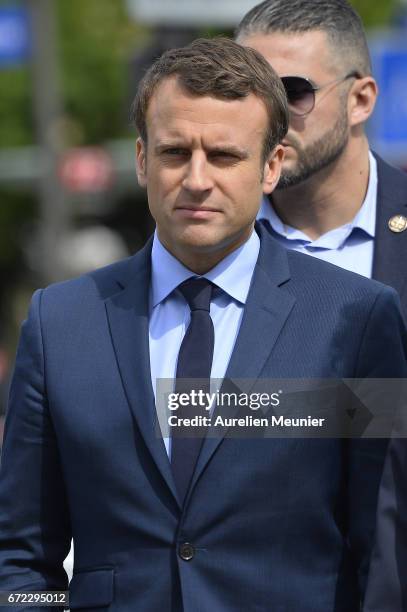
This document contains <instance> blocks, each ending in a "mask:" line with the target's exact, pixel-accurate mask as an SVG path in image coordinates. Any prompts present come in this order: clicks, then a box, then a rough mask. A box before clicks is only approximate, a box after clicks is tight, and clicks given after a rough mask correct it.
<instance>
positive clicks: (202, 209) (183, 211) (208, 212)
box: [175, 206, 221, 219]
mask: <svg viewBox="0 0 407 612" xmlns="http://www.w3.org/2000/svg"><path fill="white" fill-rule="evenodd" d="M175 212H176V213H177V214H178V215H180V216H181V217H184V218H185V217H186V218H189V219H210V218H212V217H213V216H215V215H218V214H220V213H221V211H220V210H218V209H216V208H209V207H207V206H177V208H176V209H175Z"/></svg>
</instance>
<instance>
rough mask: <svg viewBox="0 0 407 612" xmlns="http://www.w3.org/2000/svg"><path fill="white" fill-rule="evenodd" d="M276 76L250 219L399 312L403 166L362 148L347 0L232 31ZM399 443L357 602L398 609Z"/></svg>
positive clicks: (406, 468)
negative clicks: (279, 85)
mask: <svg viewBox="0 0 407 612" xmlns="http://www.w3.org/2000/svg"><path fill="white" fill-rule="evenodd" d="M236 38H237V41H238V42H240V43H241V44H243V45H245V46H250V47H253V48H254V49H256V50H257V51H259V52H260V53H262V54H263V55H264V57H265V58H266V59H267V60H268V61H269V62H270V63H271V65H272V66H273V67H274V69H275V70H276V71H277V73H278V74H279V76H280V77H281V78H282V81H283V83H284V86H285V89H286V93H287V97H288V102H289V110H290V127H289V131H288V133H287V136H286V137H285V139H284V141H283V145H284V147H285V161H284V164H283V172H282V178H281V180H280V182H279V186H278V189H277V190H275V191H274V192H273V194H272V198H264V201H263V203H262V207H261V210H260V213H259V217H258V218H259V219H260V220H261V221H262V222H263V223H264V225H265V226H266V227H268V229H269V230H270V232H271V233H272V234H273V235H274V237H275V238H276V239H277V240H278V241H279V242H280V243H281V244H283V245H284V246H286V247H287V248H290V249H294V250H297V251H301V252H304V253H308V254H309V255H312V256H314V257H318V258H321V259H325V260H327V261H330V262H331V263H333V264H336V265H338V266H341V267H343V268H347V269H349V270H352V271H354V272H357V273H359V274H363V275H364V276H368V277H372V278H374V279H377V280H380V281H382V282H384V283H386V284H389V285H392V286H393V287H394V288H395V289H396V290H397V291H398V293H399V296H400V298H401V303H402V308H403V311H404V315H405V316H407V272H406V270H407V266H406V262H407V176H406V175H404V174H403V173H401V172H399V171H398V170H396V169H394V168H392V167H391V166H389V165H388V164H386V163H385V162H384V161H383V160H382V159H380V157H378V156H377V155H376V154H374V153H373V152H371V151H370V149H369V143H368V140H367V137H366V134H365V130H364V126H365V123H366V121H367V120H368V118H369V117H370V115H371V114H372V112H373V109H374V105H375V101H376V97H377V93H378V91H377V85H376V83H375V80H374V79H373V77H372V74H371V64H370V58H369V51H368V47H367V42H366V36H365V33H364V30H363V25H362V22H361V20H360V17H359V15H358V14H357V13H356V12H355V10H354V9H353V8H352V7H351V6H350V4H349V3H348V2H347V1H346V0H290V1H289V2H287V0H266V1H265V2H262V3H261V4H259V5H257V6H256V7H254V8H253V9H252V10H251V11H250V12H249V13H248V14H247V15H246V16H245V17H244V18H243V20H242V22H241V23H240V25H239V26H238V28H237V31H236ZM406 568H407V443H406V440H404V439H395V440H393V442H392V443H391V445H390V450H389V454H388V457H387V463H386V467H385V471H384V475H383V480H382V485H381V488H380V494H379V502H378V513H377V529H376V545H375V550H374V554H373V556H372V562H371V568H370V575H369V581H368V586H367V591H366V598H365V605H364V608H363V610H364V612H390V611H391V612H405V611H406V610H407V569H406Z"/></svg>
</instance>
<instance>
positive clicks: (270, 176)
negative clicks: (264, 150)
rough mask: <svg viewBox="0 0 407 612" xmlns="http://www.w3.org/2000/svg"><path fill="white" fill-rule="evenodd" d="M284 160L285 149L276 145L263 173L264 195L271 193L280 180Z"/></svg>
mask: <svg viewBox="0 0 407 612" xmlns="http://www.w3.org/2000/svg"><path fill="white" fill-rule="evenodd" d="M283 160H284V147H283V146H282V145H280V144H278V145H276V146H275V147H274V149H273V150H272V151H271V153H270V154H269V156H268V158H267V160H266V162H265V164H264V171H263V181H262V182H263V193H267V194H269V193H271V192H272V191H274V189H275V188H276V186H277V183H278V181H279V180H280V174H281V168H282V165H283Z"/></svg>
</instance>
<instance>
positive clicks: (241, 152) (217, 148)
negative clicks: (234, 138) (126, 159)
mask: <svg viewBox="0 0 407 612" xmlns="http://www.w3.org/2000/svg"><path fill="white" fill-rule="evenodd" d="M171 148H174V149H188V148H189V146H188V145H186V144H185V143H184V142H181V141H177V140H173V141H167V142H166V141H162V142H159V143H158V144H157V145H156V146H155V147H154V151H155V152H156V153H162V152H163V151H165V149H171ZM205 150H206V152H207V153H209V154H211V153H230V154H231V155H236V156H237V157H240V158H241V159H247V158H248V156H249V153H248V151H247V149H243V148H241V147H238V146H236V145H232V144H216V145H213V146H211V147H205Z"/></svg>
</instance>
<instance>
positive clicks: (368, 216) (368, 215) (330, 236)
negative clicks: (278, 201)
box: [257, 151, 377, 249]
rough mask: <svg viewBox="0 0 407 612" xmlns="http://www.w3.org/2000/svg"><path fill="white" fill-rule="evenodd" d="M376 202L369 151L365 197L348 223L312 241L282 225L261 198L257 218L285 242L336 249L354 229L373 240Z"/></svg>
mask: <svg viewBox="0 0 407 612" xmlns="http://www.w3.org/2000/svg"><path fill="white" fill-rule="evenodd" d="M376 200H377V162H376V159H375V158H374V156H373V155H372V153H371V152H370V151H369V182H368V187H367V191H366V196H365V199H364V200H363V203H362V206H361V207H360V209H359V210H358V212H357V213H356V215H355V217H354V218H353V219H352V221H351V222H350V223H346V224H345V225H342V226H340V227H336V228H334V229H333V230H331V231H329V232H327V233H326V234H323V235H322V236H320V237H319V238H317V239H316V240H314V241H313V240H311V239H310V238H309V237H308V236H307V235H306V234H304V233H303V232H301V231H300V230H298V229H296V228H295V227H291V226H289V225H284V223H283V222H282V221H281V219H280V217H279V216H278V215H277V213H276V211H275V210H274V208H273V205H272V203H271V202H270V201H269V200H268V198H267V197H263V200H262V203H261V206H260V210H259V214H258V215H257V218H258V219H264V220H266V221H268V222H269V223H270V225H271V227H272V229H273V230H274V231H275V232H276V233H277V234H280V236H283V237H284V238H286V239H287V240H300V241H301V242H304V243H306V244H308V245H312V246H315V247H321V248H329V249H337V248H339V247H340V246H342V245H343V243H344V242H345V241H346V240H347V238H348V237H349V236H350V234H351V233H352V232H353V231H354V230H355V229H356V228H358V229H360V230H362V231H363V232H365V233H366V234H367V235H368V236H370V237H371V238H374V236H375V227H376Z"/></svg>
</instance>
